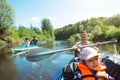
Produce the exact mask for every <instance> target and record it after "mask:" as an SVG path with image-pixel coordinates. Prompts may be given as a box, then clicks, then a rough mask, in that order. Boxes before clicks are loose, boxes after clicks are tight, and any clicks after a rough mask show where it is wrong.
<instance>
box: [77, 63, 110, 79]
mask: <svg viewBox="0 0 120 80" xmlns="http://www.w3.org/2000/svg"><path fill="white" fill-rule="evenodd" d="M77 67H78V69H79V70H80V71H81V75H82V80H103V78H106V79H107V75H108V74H107V73H106V72H105V70H106V67H105V66H102V65H100V66H99V68H98V71H97V73H96V75H98V76H95V75H93V73H92V72H91V71H90V70H89V69H88V67H87V66H85V65H84V64H81V63H79V64H77Z"/></svg>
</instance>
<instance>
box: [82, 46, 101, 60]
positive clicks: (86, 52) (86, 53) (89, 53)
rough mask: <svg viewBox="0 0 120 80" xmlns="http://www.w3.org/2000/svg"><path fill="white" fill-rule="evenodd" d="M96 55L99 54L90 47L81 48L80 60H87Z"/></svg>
mask: <svg viewBox="0 0 120 80" xmlns="http://www.w3.org/2000/svg"><path fill="white" fill-rule="evenodd" d="M98 55H99V54H98V53H97V50H95V49H94V48H91V47H86V48H83V49H82V52H81V56H80V57H81V60H89V59H90V58H92V57H94V56H98Z"/></svg>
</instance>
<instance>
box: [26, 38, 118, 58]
mask: <svg viewBox="0 0 120 80" xmlns="http://www.w3.org/2000/svg"><path fill="white" fill-rule="evenodd" d="M116 42H117V39H114V40H110V41H105V42H99V45H102V44H109V43H116ZM96 45H98V44H97V43H96V44H90V45H85V46H82V48H84V47H90V46H96ZM75 49H77V48H75V47H72V48H66V49H60V50H53V51H48V52H41V53H37V54H27V55H26V56H27V57H37V56H40V55H45V54H46V55H47V54H53V53H57V52H62V51H66V50H75Z"/></svg>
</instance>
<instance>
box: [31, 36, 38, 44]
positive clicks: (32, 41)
mask: <svg viewBox="0 0 120 80" xmlns="http://www.w3.org/2000/svg"><path fill="white" fill-rule="evenodd" d="M37 42H38V40H37V39H36V38H35V36H33V39H32V40H31V42H30V45H37Z"/></svg>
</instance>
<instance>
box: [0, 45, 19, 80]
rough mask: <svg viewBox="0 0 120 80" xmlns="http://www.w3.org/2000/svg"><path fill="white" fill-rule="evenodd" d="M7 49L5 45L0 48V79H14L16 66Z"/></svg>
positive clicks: (16, 72)
mask: <svg viewBox="0 0 120 80" xmlns="http://www.w3.org/2000/svg"><path fill="white" fill-rule="evenodd" d="M7 51H8V49H7V48H6V47H2V48H1V49H0V80H16V77H17V74H18V71H17V67H16V65H15V64H14V58H11V57H10V55H8V52H7Z"/></svg>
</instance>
